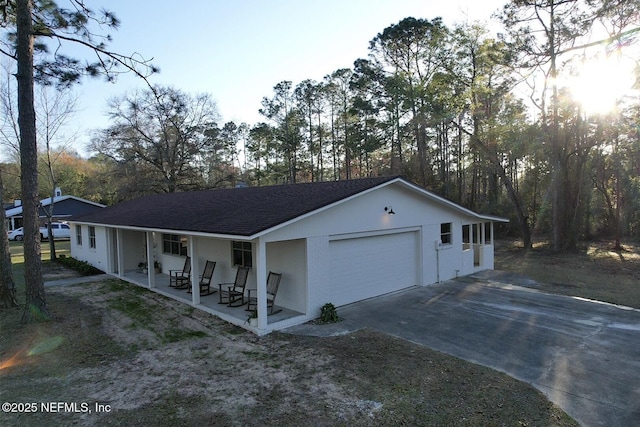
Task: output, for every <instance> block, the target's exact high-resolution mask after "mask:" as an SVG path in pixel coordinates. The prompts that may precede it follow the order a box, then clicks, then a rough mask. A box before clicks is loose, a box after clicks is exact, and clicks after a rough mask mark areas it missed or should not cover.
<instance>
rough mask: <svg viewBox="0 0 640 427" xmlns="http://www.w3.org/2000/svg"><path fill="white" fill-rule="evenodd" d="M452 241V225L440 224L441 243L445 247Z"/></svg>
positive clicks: (448, 223)
mask: <svg viewBox="0 0 640 427" xmlns="http://www.w3.org/2000/svg"><path fill="white" fill-rule="evenodd" d="M452 241H453V240H452V238H451V223H450V222H445V223H442V224H440V242H442V244H443V245H450V244H451V243H452Z"/></svg>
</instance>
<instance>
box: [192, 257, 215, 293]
mask: <svg viewBox="0 0 640 427" xmlns="http://www.w3.org/2000/svg"><path fill="white" fill-rule="evenodd" d="M215 268H216V263H215V262H213V261H209V260H207V262H206V264H205V265H204V272H203V273H202V276H200V283H199V286H200V296H206V295H211V294H213V293H215V292H218V291H216V290H215V289H213V290H211V278H212V277H213V270H214V269H215ZM187 292H188V293H191V288H189V290H188V291H187Z"/></svg>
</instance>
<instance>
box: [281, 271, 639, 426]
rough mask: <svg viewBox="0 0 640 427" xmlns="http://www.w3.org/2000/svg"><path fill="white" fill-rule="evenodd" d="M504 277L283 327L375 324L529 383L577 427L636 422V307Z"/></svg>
mask: <svg viewBox="0 0 640 427" xmlns="http://www.w3.org/2000/svg"><path fill="white" fill-rule="evenodd" d="M506 277H508V276H506ZM504 278H505V277H500V275H499V274H494V275H489V276H486V277H484V278H474V277H465V278H460V279H457V280H451V281H447V282H443V283H440V284H437V285H431V286H426V287H414V288H410V289H408V290H406V291H403V292H398V293H394V294H391V295H386V296H382V297H377V298H372V299H369V300H366V301H361V302H359V303H355V304H351V305H348V306H344V307H340V308H339V309H338V315H339V316H340V317H341V318H343V319H344V320H343V321H342V322H339V323H336V324H333V325H313V324H309V323H308V324H305V325H299V326H295V327H292V328H289V329H286V330H285V332H288V333H294V334H309V335H317V336H322V335H336V334H344V333H349V332H350V331H354V330H357V329H360V328H371V329H375V330H379V331H381V332H384V333H388V334H391V335H394V336H397V337H400V338H404V339H407V340H409V341H412V342H414V343H417V344H421V345H424V346H426V347H429V348H432V349H434V350H438V351H442V352H444V353H448V354H451V355H453V356H456V357H459V358H462V359H465V360H468V361H471V362H473V363H478V364H481V365H484V366H488V367H490V368H493V369H496V370H498V371H502V372H505V373H507V374H509V375H511V376H512V377H514V378H517V379H519V380H521V381H524V382H527V383H529V384H531V385H532V386H534V387H535V388H537V389H538V390H540V391H541V392H542V393H544V394H545V395H546V396H547V398H549V400H551V401H552V402H554V403H556V404H557V405H559V406H560V407H561V408H562V409H563V410H564V411H566V412H567V413H568V414H569V415H570V416H572V417H573V418H574V419H576V420H577V421H578V422H579V423H580V424H581V425H583V426H610V427H622V426H635V425H638V424H639V423H640V310H636V309H631V308H628V307H621V306H615V305H611V304H605V303H601V302H596V301H589V300H584V299H580V298H573V297H567V296H561V295H550V294H545V293H542V292H540V291H538V290H536V289H534V288H535V284H533V283H528V282H521V283H523V284H525V285H527V286H517V285H514V284H512V283H508V282H506V283H505V282H504V281H502V280H504Z"/></svg>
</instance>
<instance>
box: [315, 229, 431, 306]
mask: <svg viewBox="0 0 640 427" xmlns="http://www.w3.org/2000/svg"><path fill="white" fill-rule="evenodd" d="M329 251H330V255H329V259H330V262H329V265H328V267H329V268H328V277H329V281H328V283H327V284H326V285H327V294H326V298H328V299H327V301H328V302H331V303H333V304H334V305H336V306H340V305H344V304H349V303H352V302H355V301H359V300H362V299H366V298H371V297H375V296H378V295H382V294H386V293H388V292H392V291H396V290H399V289H403V288H406V287H409V286H413V285H416V284H418V282H419V276H418V271H419V269H420V265H419V264H420V263H419V251H418V233H417V232H404V233H397V234H386V235H381V236H373V237H362V238H355V239H345V240H334V241H331V242H329Z"/></svg>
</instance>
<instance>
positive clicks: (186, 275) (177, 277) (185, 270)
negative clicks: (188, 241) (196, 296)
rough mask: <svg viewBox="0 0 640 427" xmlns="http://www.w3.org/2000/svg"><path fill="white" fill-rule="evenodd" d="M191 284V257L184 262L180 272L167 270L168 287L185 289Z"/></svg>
mask: <svg viewBox="0 0 640 427" xmlns="http://www.w3.org/2000/svg"><path fill="white" fill-rule="evenodd" d="M189 283H191V257H187V258H186V259H185V260H184V266H183V267H182V270H169V286H170V287H172V288H176V289H186V288H187V287H188V286H189Z"/></svg>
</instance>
